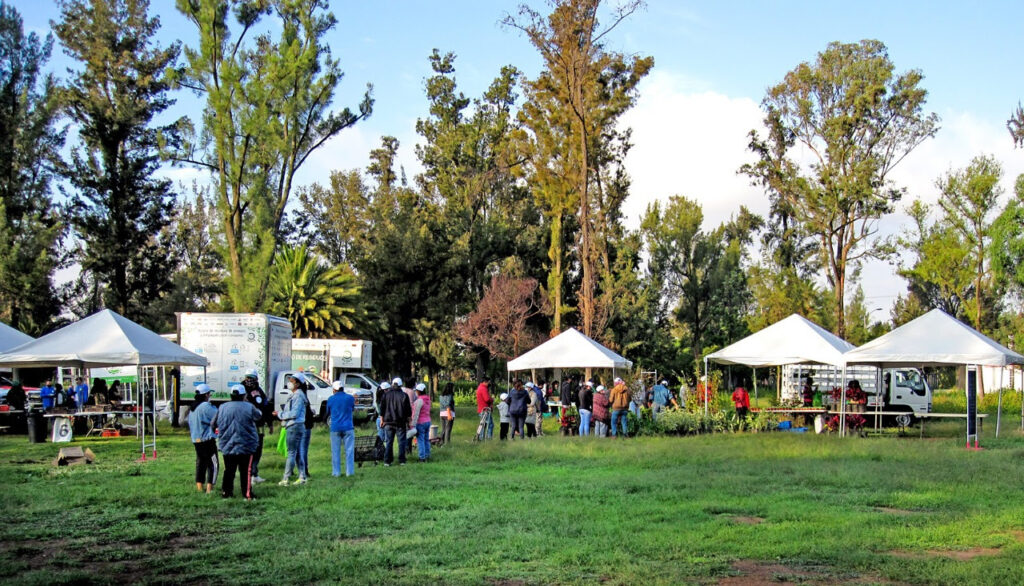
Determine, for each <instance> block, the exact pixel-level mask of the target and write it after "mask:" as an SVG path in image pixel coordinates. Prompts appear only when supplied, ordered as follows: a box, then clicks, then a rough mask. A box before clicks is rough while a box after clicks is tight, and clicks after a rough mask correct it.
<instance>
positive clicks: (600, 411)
mask: <svg viewBox="0 0 1024 586" xmlns="http://www.w3.org/2000/svg"><path fill="white" fill-rule="evenodd" d="M590 417H591V418H592V419H593V421H594V435H596V436H597V437H608V417H609V414H608V390H607V389H605V388H604V385H598V386H597V390H596V391H595V392H594V412H593V413H592V414H591V416H590Z"/></svg>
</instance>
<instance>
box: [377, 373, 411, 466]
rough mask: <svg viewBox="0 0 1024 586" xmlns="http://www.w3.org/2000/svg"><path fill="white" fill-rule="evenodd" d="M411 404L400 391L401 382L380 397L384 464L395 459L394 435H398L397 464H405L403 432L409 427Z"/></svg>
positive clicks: (386, 464)
mask: <svg viewBox="0 0 1024 586" xmlns="http://www.w3.org/2000/svg"><path fill="white" fill-rule="evenodd" d="M411 416H412V405H411V404H410V403H409V397H408V396H407V395H406V394H405V393H404V392H402V387H401V383H399V384H398V385H397V386H396V385H394V384H392V385H391V388H389V389H388V391H387V392H386V393H384V397H383V398H382V399H381V412H380V418H381V421H382V424H383V426H384V437H385V439H384V446H385V448H384V465H385V466H390V465H391V463H392V462H394V461H395V437H396V436H397V437H398V465H399V466H405V432H406V430H408V429H409V418H410V417H411Z"/></svg>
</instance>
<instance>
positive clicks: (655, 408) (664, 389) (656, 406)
mask: <svg viewBox="0 0 1024 586" xmlns="http://www.w3.org/2000/svg"><path fill="white" fill-rule="evenodd" d="M669 403H672V405H673V406H675V407H677V408H678V407H679V403H676V398H675V397H673V396H672V391H670V390H669V388H668V381H667V380H662V381H661V382H660V383H658V384H656V385H654V388H652V389H651V417H653V418H654V420H655V421H657V419H658V415H660V414H661V412H662V411H663V410H664V409H666V408H668V404H669Z"/></svg>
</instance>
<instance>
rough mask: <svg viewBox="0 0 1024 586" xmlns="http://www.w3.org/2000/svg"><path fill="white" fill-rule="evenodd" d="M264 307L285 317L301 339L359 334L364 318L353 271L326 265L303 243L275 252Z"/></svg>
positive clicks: (344, 267) (364, 312)
mask: <svg viewBox="0 0 1024 586" xmlns="http://www.w3.org/2000/svg"><path fill="white" fill-rule="evenodd" d="M267 309H268V310H269V311H270V312H271V313H273V314H274V315H280V316H282V317H286V318H288V320H289V321H290V322H291V324H292V329H293V330H294V332H295V335H296V336H297V337H300V338H306V337H311V338H336V337H338V336H342V335H359V334H361V333H362V330H364V328H365V324H366V321H367V320H366V309H365V308H364V307H363V304H362V299H361V296H360V293H359V286H358V285H357V283H356V277H355V275H354V274H352V271H351V270H350V269H349V268H348V267H346V266H344V265H336V266H327V265H326V264H325V263H324V262H323V261H322V260H321V259H320V258H318V257H317V256H316V255H314V254H311V253H310V251H309V249H308V248H306V247H305V246H299V247H296V248H292V247H284V248H282V249H281V250H280V252H278V253H277V258H276V259H275V260H274V269H273V272H272V273H271V276H270V289H269V295H268V299H267Z"/></svg>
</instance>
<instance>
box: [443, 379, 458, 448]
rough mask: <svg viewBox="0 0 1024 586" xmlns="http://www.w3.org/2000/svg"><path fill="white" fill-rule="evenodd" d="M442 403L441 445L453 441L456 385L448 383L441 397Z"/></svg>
mask: <svg viewBox="0 0 1024 586" xmlns="http://www.w3.org/2000/svg"><path fill="white" fill-rule="evenodd" d="M439 401H440V403H441V445H443V446H447V445H448V443H449V442H451V441H452V426H453V425H455V383H453V382H452V381H448V382H446V383H445V384H444V390H443V391H441V396H440V397H439Z"/></svg>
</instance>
